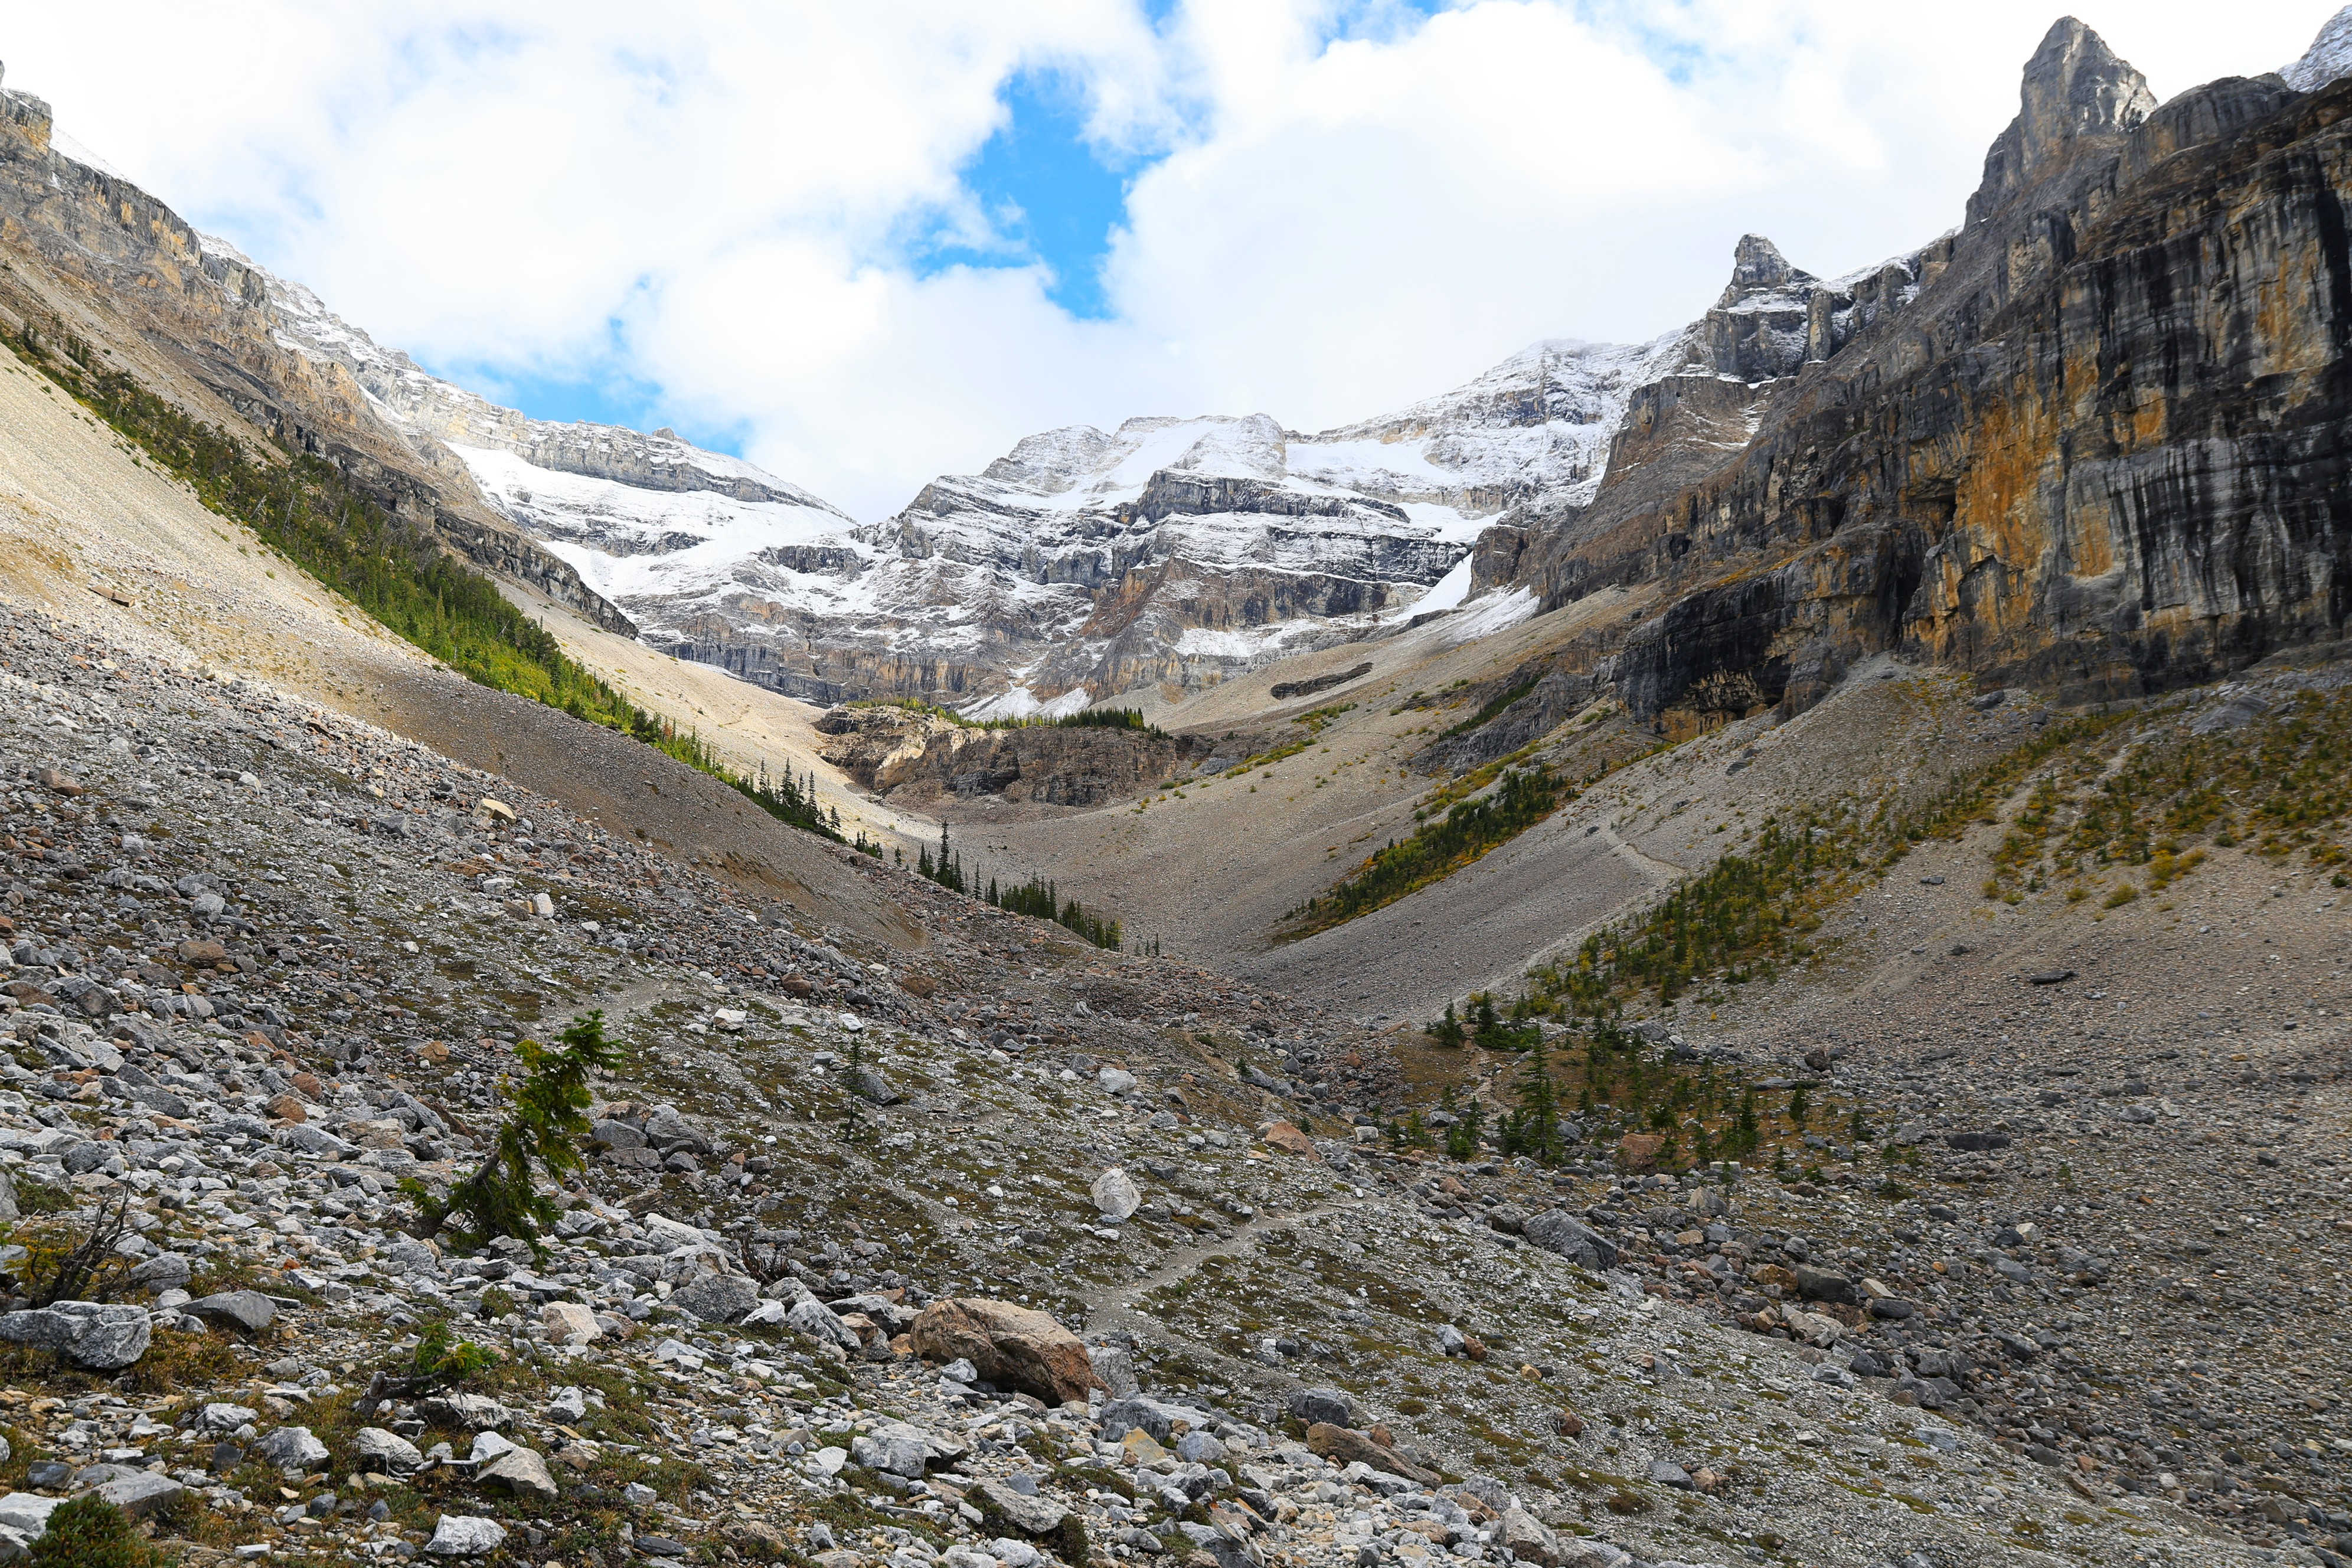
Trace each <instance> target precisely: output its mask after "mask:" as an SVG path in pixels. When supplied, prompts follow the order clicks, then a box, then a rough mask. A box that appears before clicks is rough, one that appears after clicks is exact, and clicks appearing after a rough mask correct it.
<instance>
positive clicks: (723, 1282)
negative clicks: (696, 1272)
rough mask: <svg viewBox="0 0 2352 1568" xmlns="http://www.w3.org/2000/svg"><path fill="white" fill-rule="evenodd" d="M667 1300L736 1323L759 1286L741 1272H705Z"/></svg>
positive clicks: (755, 1301)
mask: <svg viewBox="0 0 2352 1568" xmlns="http://www.w3.org/2000/svg"><path fill="white" fill-rule="evenodd" d="M669 1304H670V1305H671V1306H673V1307H676V1308H677V1309H678V1310H680V1311H685V1312H691V1313H693V1314H694V1315H695V1316H696V1317H698V1318H700V1319H701V1320H702V1321H704V1322H706V1323H736V1322H740V1321H742V1320H743V1317H744V1315H745V1314H746V1313H748V1312H750V1311H751V1309H752V1308H754V1307H756V1306H758V1305H759V1304H760V1287H759V1283H758V1282H757V1281H756V1280H753V1279H749V1278H747V1277H746V1276H744V1275H741V1274H705V1275H704V1276H702V1278H700V1279H697V1280H695V1281H694V1282H693V1283H692V1284H690V1285H688V1286H687V1287H686V1288H685V1289H681V1290H677V1291H673V1292H672V1293H671V1295H670V1299H669ZM835 1321H838V1320H835ZM845 1331H846V1330H845ZM855 1337H856V1336H854V1335H853V1336H852V1339H853V1341H854V1340H855Z"/></svg>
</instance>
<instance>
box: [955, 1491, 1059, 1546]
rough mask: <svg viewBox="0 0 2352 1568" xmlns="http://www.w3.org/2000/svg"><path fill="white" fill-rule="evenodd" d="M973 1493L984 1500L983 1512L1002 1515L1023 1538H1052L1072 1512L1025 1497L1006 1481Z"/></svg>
mask: <svg viewBox="0 0 2352 1568" xmlns="http://www.w3.org/2000/svg"><path fill="white" fill-rule="evenodd" d="M974 1490H975V1491H977V1492H978V1493H979V1495H980V1496H981V1497H982V1499H984V1500H985V1502H984V1505H983V1511H990V1512H993V1513H995V1514H997V1515H999V1516H1000V1517H1002V1518H1003V1521H1004V1522H1005V1523H1007V1524H1009V1525H1011V1526H1013V1529H1015V1530H1018V1531H1021V1532H1022V1533H1023V1534H1024V1535H1049V1534H1051V1533H1053V1532H1054V1531H1056V1530H1059V1529H1061V1528H1062V1521H1063V1520H1064V1519H1066V1518H1067V1517H1068V1513H1069V1510H1066V1509H1065V1508H1063V1507H1062V1506H1061V1505H1060V1504H1059V1503H1055V1502H1049V1501H1047V1500H1045V1499H1044V1498H1039V1497H1027V1496H1024V1495H1023V1494H1022V1493H1020V1492H1017V1491H1014V1490H1013V1489H1012V1487H1010V1486H1008V1485H1006V1484H1005V1483H1004V1482H1003V1481H997V1480H988V1481H982V1482H981V1483H980V1485H979V1486H978V1487H976V1488H974Z"/></svg>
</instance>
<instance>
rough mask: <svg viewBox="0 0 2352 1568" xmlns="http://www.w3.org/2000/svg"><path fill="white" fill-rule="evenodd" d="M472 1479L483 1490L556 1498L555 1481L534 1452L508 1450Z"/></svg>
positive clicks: (532, 1450) (518, 1449)
mask: <svg viewBox="0 0 2352 1568" xmlns="http://www.w3.org/2000/svg"><path fill="white" fill-rule="evenodd" d="M474 1479H476V1480H478V1481H479V1482H480V1483H481V1484H482V1485H484V1486H486V1487H499V1488H504V1489H506V1490H508V1491H510V1492H512V1493H514V1494H515V1495H516V1496H518V1497H521V1496H525V1495H529V1496H531V1497H535V1498H541V1499H552V1498H553V1497H555V1496H556V1495H557V1488H556V1485H555V1478H554V1477H553V1476H551V1475H550V1474H548V1473H547V1461H546V1460H545V1459H543V1458H540V1456H539V1451H538V1450H537V1449H535V1448H510V1449H509V1450H508V1451H507V1452H505V1453H503V1454H500V1455H499V1457H498V1458H495V1459H492V1460H491V1461H490V1462H489V1463H488V1464H487V1465H484V1466H483V1467H482V1468H480V1469H478V1470H477V1471H475V1472H474Z"/></svg>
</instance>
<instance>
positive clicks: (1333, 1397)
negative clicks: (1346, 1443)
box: [1289, 1388, 1363, 1426]
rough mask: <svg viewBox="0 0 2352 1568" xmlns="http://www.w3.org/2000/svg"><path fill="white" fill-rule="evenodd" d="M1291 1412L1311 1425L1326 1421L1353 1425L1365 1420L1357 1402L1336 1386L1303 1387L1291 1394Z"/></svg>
mask: <svg viewBox="0 0 2352 1568" xmlns="http://www.w3.org/2000/svg"><path fill="white" fill-rule="evenodd" d="M1289 1408H1290V1414H1291V1415H1293V1416H1295V1417H1297V1419H1298V1420H1300V1421H1304V1422H1305V1423H1307V1425H1308V1426H1314V1425H1315V1424H1316V1423H1317V1422H1318V1421H1320V1422H1326V1423H1328V1424H1329V1425H1331V1426H1356V1425H1358V1424H1359V1423H1360V1422H1361V1421H1362V1420H1363V1413H1362V1411H1361V1410H1360V1408H1359V1407H1358V1405H1357V1404H1356V1402H1355V1401H1354V1400H1352V1399H1350V1398H1349V1397H1348V1395H1347V1394H1344V1393H1342V1392H1341V1391H1340V1390H1339V1389H1336V1388H1302V1389H1300V1390H1298V1391H1297V1393H1296V1394H1292V1395H1291V1396H1290V1405H1289Z"/></svg>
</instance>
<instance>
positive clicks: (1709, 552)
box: [1479, 27, 2352, 731]
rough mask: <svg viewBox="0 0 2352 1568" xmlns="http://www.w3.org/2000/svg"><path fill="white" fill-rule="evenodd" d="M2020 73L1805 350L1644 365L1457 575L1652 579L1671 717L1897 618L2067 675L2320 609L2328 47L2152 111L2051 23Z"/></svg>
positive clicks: (1635, 687)
mask: <svg viewBox="0 0 2352 1568" xmlns="http://www.w3.org/2000/svg"><path fill="white" fill-rule="evenodd" d="M2062 35H2063V36H2062ZM2053 72H2055V73H2057V74H2056V75H2055V76H2052V75H2051V74H2050V73H2053ZM2070 72H2071V73H2074V74H2072V75H2068V74H2067V73H2070ZM2024 101H2025V112H2024V113H2023V114H2021V120H2020V122H2019V124H2018V125H2014V126H2012V127H2011V131H2010V132H2006V133H2004V138H2003V141H2002V142H2000V143H1997V144H1996V146H1995V149H1994V154H1993V156H1992V157H1991V158H1990V159H1989V160H1988V163H1987V172H1986V185H1985V187H1984V188H1983V189H1981V190H1979V193H1978V194H1977V196H1976V197H1975V198H1974V199H1973V200H1972V201H1971V203H1970V207H1969V218H1970V221H1969V226H1966V227H1965V228H1964V229H1963V230H1962V231H1960V232H1959V233H1958V235H1956V236H1954V237H1950V238H1949V239H1948V240H1947V241H1945V242H1943V243H1942V246H1941V248H1940V250H1939V251H1938V252H1937V256H1936V258H1935V263H1934V265H1933V266H1929V265H1928V264H1927V261H1926V260H1925V259H1923V258H1925V257H1926V256H1927V253H1924V252H1923V253H1922V254H1921V257H1920V258H1910V261H1909V263H1908V265H1909V267H1910V268H1911V270H1912V271H1913V272H1914V273H1915V274H1916V276H1917V277H1918V279H1920V281H1919V283H1918V286H1917V288H1916V293H1914V294H1913V296H1912V297H1911V298H1909V299H1908V300H1903V301H1901V302H1899V303H1898V304H1896V305H1895V306H1894V307H1893V308H1891V309H1890V310H1888V311H1887V313H1886V314H1885V315H1884V316H1883V317H1882V319H1880V320H1879V321H1877V322H1876V323H1875V324H1874V325H1873V326H1871V327H1870V328H1868V329H1867V330H1864V331H1860V332H1859V333H1857V334H1856V335H1855V336H1853V338H1851V339H1850V340H1849V341H1848V342H1845V343H1844V344H1843V346H1842V347H1839V348H1837V349H1835V350H1834V352H1832V353H1830V354H1829V356H1828V357H1827V358H1826V359H1816V360H1814V361H1812V362H1811V363H1807V364H1805V365H1804V366H1803V368H1802V369H1801V371H1799V372H1798V373H1797V374H1793V375H1788V376H1783V377H1781V378H1780V379H1779V380H1775V381H1767V382H1763V383H1760V384H1754V385H1750V386H1748V387H1747V388H1745V389H1744V392H1743V389H1742V388H1741V387H1740V386H1738V385H1737V384H1730V383H1728V382H1727V383H1725V384H1722V385H1721V386H1719V387H1717V388H1712V389H1708V390H1706V391H1703V392H1701V391H1695V390H1693V389H1685V388H1684V387H1682V386H1680V385H1677V384H1660V385H1659V386H1657V387H1654V388H1650V389H1645V390H1644V392H1643V393H1642V394H1640V395H1637V396H1636V398H1635V402H1634V405H1633V409H1632V411H1631V413H1629V416H1628V419H1627V422H1626V425H1625V426H1624V428H1623V429H1622V431H1621V432H1620V435H1619V437H1618V439H1617V443H1616V446H1615V447H1614V448H1613V449H1612V458H1611V469H1610V473H1609V476H1608V479H1607V480H1606V481H1605V482H1604V484H1603V485H1602V487H1601V492H1600V494H1599V495H1598V496H1597V497H1596V498H1595V499H1594V500H1593V502H1592V504H1591V506H1590V507H1587V508H1580V509H1572V510H1564V511H1561V512H1558V513H1554V514H1551V515H1548V516H1547V515H1540V514H1534V515H1525V514H1523V515H1519V516H1517V517H1515V518H1514V519H1513V520H1512V526H1511V528H1510V529H1509V530H1508V531H1497V532H1496V535H1495V536H1494V537H1493V538H1492V539H1490V540H1489V541H1488V542H1486V544H1484V545H1482V547H1481V552H1480V559H1479V574H1480V580H1481V581H1482V582H1487V583H1500V582H1524V583H1532V584H1536V585H1538V587H1539V588H1540V589H1541V591H1542V592H1543V593H1544V595H1545V598H1546V603H1547V605H1560V604H1565V603H1569V602H1570V601H1572V600H1575V599H1578V598H1580V597H1581V596H1583V595H1585V594H1587V593H1590V592H1591V591H1593V590H1594V589H1596V588H1599V587H1602V586H1607V585H1611V584H1627V583H1633V584H1649V585H1652V586H1653V587H1654V588H1656V589H1657V590H1659V591H1658V592H1657V593H1656V595H1655V596H1654V605H1655V608H1654V609H1653V610H1652V611H1650V612H1648V613H1646V614H1644V615H1643V616H1641V617H1639V618H1638V619H1637V620H1635V621H1634V622H1633V623H1632V624H1630V625H1628V626H1626V627H1625V628H1624V629H1623V632H1622V641H1621V643H1620V645H1619V647H1618V648H1617V651H1616V659H1615V663H1614V666H1613V668H1612V677H1613V679H1614V681H1615V684H1616V687H1617V689H1618V691H1619V694H1620V695H1621V696H1622V697H1623V699H1624V700H1626V702H1627V703H1628V705H1629V706H1630V707H1631V708H1632V709H1633V710H1634V711H1635V712H1636V713H1638V714H1640V715H1642V716H1643V717H1645V718H1649V717H1654V718H1657V719H1659V720H1660V721H1662V722H1664V723H1665V724H1666V726H1667V728H1668V730H1669V731H1675V730H1678V729H1685V728H1688V727H1692V726H1695V725H1703V724H1704V723H1706V722H1710V721H1719V720H1720V719H1721V718H1724V717H1733V716H1737V715H1738V714H1740V713H1742V712H1746V711H1751V710H1755V709H1757V708H1759V707H1764V706H1770V705H1775V704H1777V705H1780V707H1781V708H1783V709H1784V710H1798V709H1801V708H1803V707H1805V706H1807V705H1809V704H1810V703H1811V702H1812V701H1814V700H1818V698H1819V697H1820V696H1821V695H1822V693H1823V692H1825V691H1826V690H1827V689H1829V688H1830V687H1831V686H1832V685H1833V684H1834V683H1835V682H1836V681H1837V679H1840V678H1841V677H1842V676H1843V672H1844V670H1845V668H1847V667H1848V666H1849V665H1850V664H1851V663H1852V662H1853V660H1854V659H1855V658H1860V657H1862V656H1864V655H1866V654H1869V653H1872V652H1876V651H1881V650H1887V649H1895V650H1905V651H1909V652H1912V653H1916V654H1918V655H1921V656H1924V657H1927V658H1935V659H1938V660H1944V661H1948V662H1951V663H1954V664H1957V665H1959V666H1962V667H1964V668H1969V669H1973V670H1975V671H1978V672H1979V674H1980V675H1981V676H1982V677H1984V678H1985V679H1987V680H1988V681H1989V682H1995V683H2008V682H2019V683H2032V684H2037V685H2042V686H2044V687H2048V688H2053V689H2057V690H2059V691H2060V692H2061V693H2062V694H2064V695H2071V696H2074V697H2078V698H2088V697H2095V696H2099V695H2109V694H2121V693H2126V692H2130V691H2137V690H2147V689H2157V688H2160V687H2163V686H2166V685H2170V684H2178V683H2182V682H2187V681H2191V680H2196V679H2209V678H2210V677H2212V676H2214V675H2217V674H2220V673H2222V672H2225V671H2227V670H2229V669H2231V668H2237V667H2240V666H2242V665H2243V664H2245V663H2247V662H2250V661H2252V659H2254V658H2260V657H2261V656H2262V655H2263V654H2264V653H2266V652H2268V651H2270V650H2271V649H2273V648H2274V647H2279V646H2282V645H2284V644H2288V643H2293V642H2297V641H2306V640H2315V639H2327V638H2333V637H2340V636H2342V635H2343V628H2344V624H2345V620H2346V617H2347V614H2352V487H2347V479H2352V474H2347V451H2352V258H2347V219H2346V217H2345V205H2346V201H2347V196H2352V125H2348V124H2347V123H2345V122H2344V119H2343V117H2344V116H2345V115H2346V114H2347V111H2352V81H2347V82H2339V83H2336V84H2335V85H2333V86H2331V87H2329V88H2326V89H2323V90H2322V91H2320V92H2318V93H2316V94H2313V95H2309V96H2303V95H2298V94H2295V93H2294V92H2292V91H2289V90H2287V89H2284V88H2283V87H2281V86H2279V85H2278V83H2277V82H2276V80H2275V79H2269V78H2265V79H2258V80H2254V81H2242V80H2235V79H2232V80H2227V81H2222V82H2217V83H2214V84H2212V85H2211V86H2210V87H2207V88H2203V89H2198V90H2197V91H2195V92H2191V93H2188V94H2184V95H2183V96H2182V97H2181V98H2179V99H2176V100H2174V101H2173V102H2171V103H2169V104H2167V105H2165V106H2164V107H2163V108H2162V109H2160V110H2154V112H2153V113H2150V112H2149V106H2150V103H2151V102H2152V100H2147V97H2146V94H2145V90H2144V88H2143V87H2141V86H2139V85H2137V73H2134V72H2131V71H2130V68H2128V67H2126V66H2123V65H2121V63H2120V62H2116V61H2115V60H2114V59H2113V57H2112V56H2108V55H2106V54H2105V49H2104V46H2099V45H2098V44H2097V40H2096V39H2095V37H2087V39H2086V37H2082V36H2077V34H2076V33H2075V32H2074V31H2069V30H2068V29H2067V28H2065V27H2062V28H2058V29H2053V34H2052V37H2051V39H2050V40H2048V41H2045V44H2044V46H2043V49H2042V53H2041V54H2038V55H2037V56H2036V57H2035V60H2034V63H2033V64H2032V66H2030V67H2029V68H2028V76H2027V82H2026V89H2025V92H2024ZM2019 138H2023V141H2022V142H2020V141H2019V140H2018V139H2019ZM1934 248H1935V247H1931V249H1934ZM1693 396H1696V397H1697V398H1699V399H1700V400H1701V401H1700V402H1699V403H1696V404H1694V403H1692V402H1691V401H1690V398H1691V397H1693ZM1743 413H1744V415H1745V416H1746V417H1749V418H1752V419H1753V420H1754V421H1755V422H1756V423H1755V428H1754V435H1753V437H1752V438H1751V439H1748V440H1747V441H1746V442H1745V443H1744V444H1735V443H1732V442H1729V441H1727V429H1728V428H1729V426H1731V425H1732V424H1733V423H1734V422H1735V421H1736V420H1737V419H1738V418H1739V417H1741V416H1742V415H1743Z"/></svg>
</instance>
